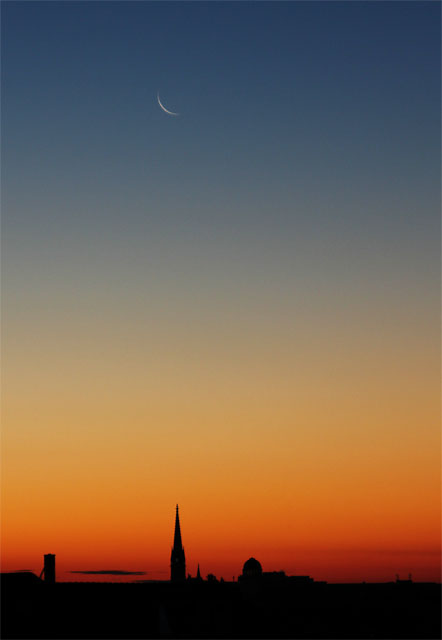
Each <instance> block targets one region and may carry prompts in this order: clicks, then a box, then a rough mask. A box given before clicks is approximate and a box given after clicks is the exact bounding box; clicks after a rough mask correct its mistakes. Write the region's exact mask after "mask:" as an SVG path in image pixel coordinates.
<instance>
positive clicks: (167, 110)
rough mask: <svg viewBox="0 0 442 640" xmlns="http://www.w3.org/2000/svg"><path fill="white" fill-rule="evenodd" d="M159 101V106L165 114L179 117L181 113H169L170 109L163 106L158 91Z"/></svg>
mask: <svg viewBox="0 0 442 640" xmlns="http://www.w3.org/2000/svg"><path fill="white" fill-rule="evenodd" d="M157 100H158V104H159V105H160V107H161V109H162V110H163V111H164V112H165V113H168V114H169V115H170V116H179V115H180V114H179V113H175V112H174V111H169V109H166V107H165V106H164V104H161V100H160V92H159V91H158V93H157Z"/></svg>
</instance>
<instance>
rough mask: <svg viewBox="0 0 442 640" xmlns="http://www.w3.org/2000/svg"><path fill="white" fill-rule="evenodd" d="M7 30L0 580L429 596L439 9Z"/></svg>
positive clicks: (161, 13)
mask: <svg viewBox="0 0 442 640" xmlns="http://www.w3.org/2000/svg"><path fill="white" fill-rule="evenodd" d="M1 12H2V317H3V322H2V347H3V357H2V360H3V367H2V397H3V403H2V405H3V407H2V410H3V419H2V424H3V427H2V544H1V552H2V570H3V571H12V570H18V569H25V568H30V569H33V570H34V571H35V572H37V573H39V572H40V570H41V568H42V564H43V554H44V553H55V554H56V556H57V578H58V579H59V580H79V579H85V580H88V579H94V580H96V579H103V580H108V579H112V580H128V579H134V577H133V576H130V575H129V576H128V575H98V576H97V574H81V573H80V574H72V573H70V572H71V571H102V570H113V571H123V572H130V571H143V572H146V573H145V574H143V575H145V577H146V578H157V579H168V577H169V562H170V550H171V545H172V541H173V524H174V516H175V504H176V503H179V505H180V513H181V528H182V535H183V543H184V548H185V552H186V559H187V570H188V571H189V572H190V573H192V574H193V575H195V573H196V567H197V563H199V564H200V566H201V572H202V574H203V575H207V574H208V573H215V574H216V575H217V576H218V577H221V576H223V577H224V579H230V578H231V577H232V576H238V575H239V574H240V573H241V570H242V565H243V563H244V561H245V560H247V558H249V557H250V556H254V557H256V558H257V559H258V560H260V562H261V564H262V566H263V569H264V571H272V570H280V569H284V570H285V571H286V572H287V573H289V574H301V575H306V574H308V575H311V576H312V577H313V578H315V579H318V580H328V581H330V582H345V581H362V580H367V581H389V580H394V579H395V574H397V573H399V574H400V575H401V577H406V576H407V575H408V574H409V573H412V575H413V578H414V579H416V580H421V581H426V580H438V581H439V580H440V540H441V538H440V535H441V521H440V516H441V513H440V497H441V496H440V333H439V326H440V275H439V274H440V193H441V192H440V4H439V3H436V2H425V1H423V2H400V1H399V2H280V3H276V2H269V3H268V2H223V3H219V2H124V3H123V2H106V1H102V2H57V1H55V2H38V1H34V2H8V1H4V2H2V6H1ZM158 91H159V92H160V96H161V100H162V102H163V104H164V105H165V107H166V108H167V109H169V110H171V111H174V112H178V113H179V116H177V117H174V116H170V115H168V114H166V113H165V112H164V111H162V110H161V109H160V107H159V105H158V103H157V92H158Z"/></svg>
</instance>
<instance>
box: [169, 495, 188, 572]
mask: <svg viewBox="0 0 442 640" xmlns="http://www.w3.org/2000/svg"><path fill="white" fill-rule="evenodd" d="M170 579H171V581H172V582H183V581H184V580H185V579H186V557H185V555H184V547H183V543H182V540H181V527H180V516H179V513H178V505H177V506H176V514H175V533H174V536H173V547H172V553H171V554H170Z"/></svg>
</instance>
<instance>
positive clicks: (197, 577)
mask: <svg viewBox="0 0 442 640" xmlns="http://www.w3.org/2000/svg"><path fill="white" fill-rule="evenodd" d="M196 579H197V580H201V573H200V565H199V563H198V571H197V572H196Z"/></svg>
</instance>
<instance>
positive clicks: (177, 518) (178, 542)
mask: <svg viewBox="0 0 442 640" xmlns="http://www.w3.org/2000/svg"><path fill="white" fill-rule="evenodd" d="M173 548H174V549H175V550H177V551H178V550H180V549H182V548H183V543H182V542H181V527H180V514H179V513H178V505H177V506H176V514H175V535H174V537H173Z"/></svg>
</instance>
